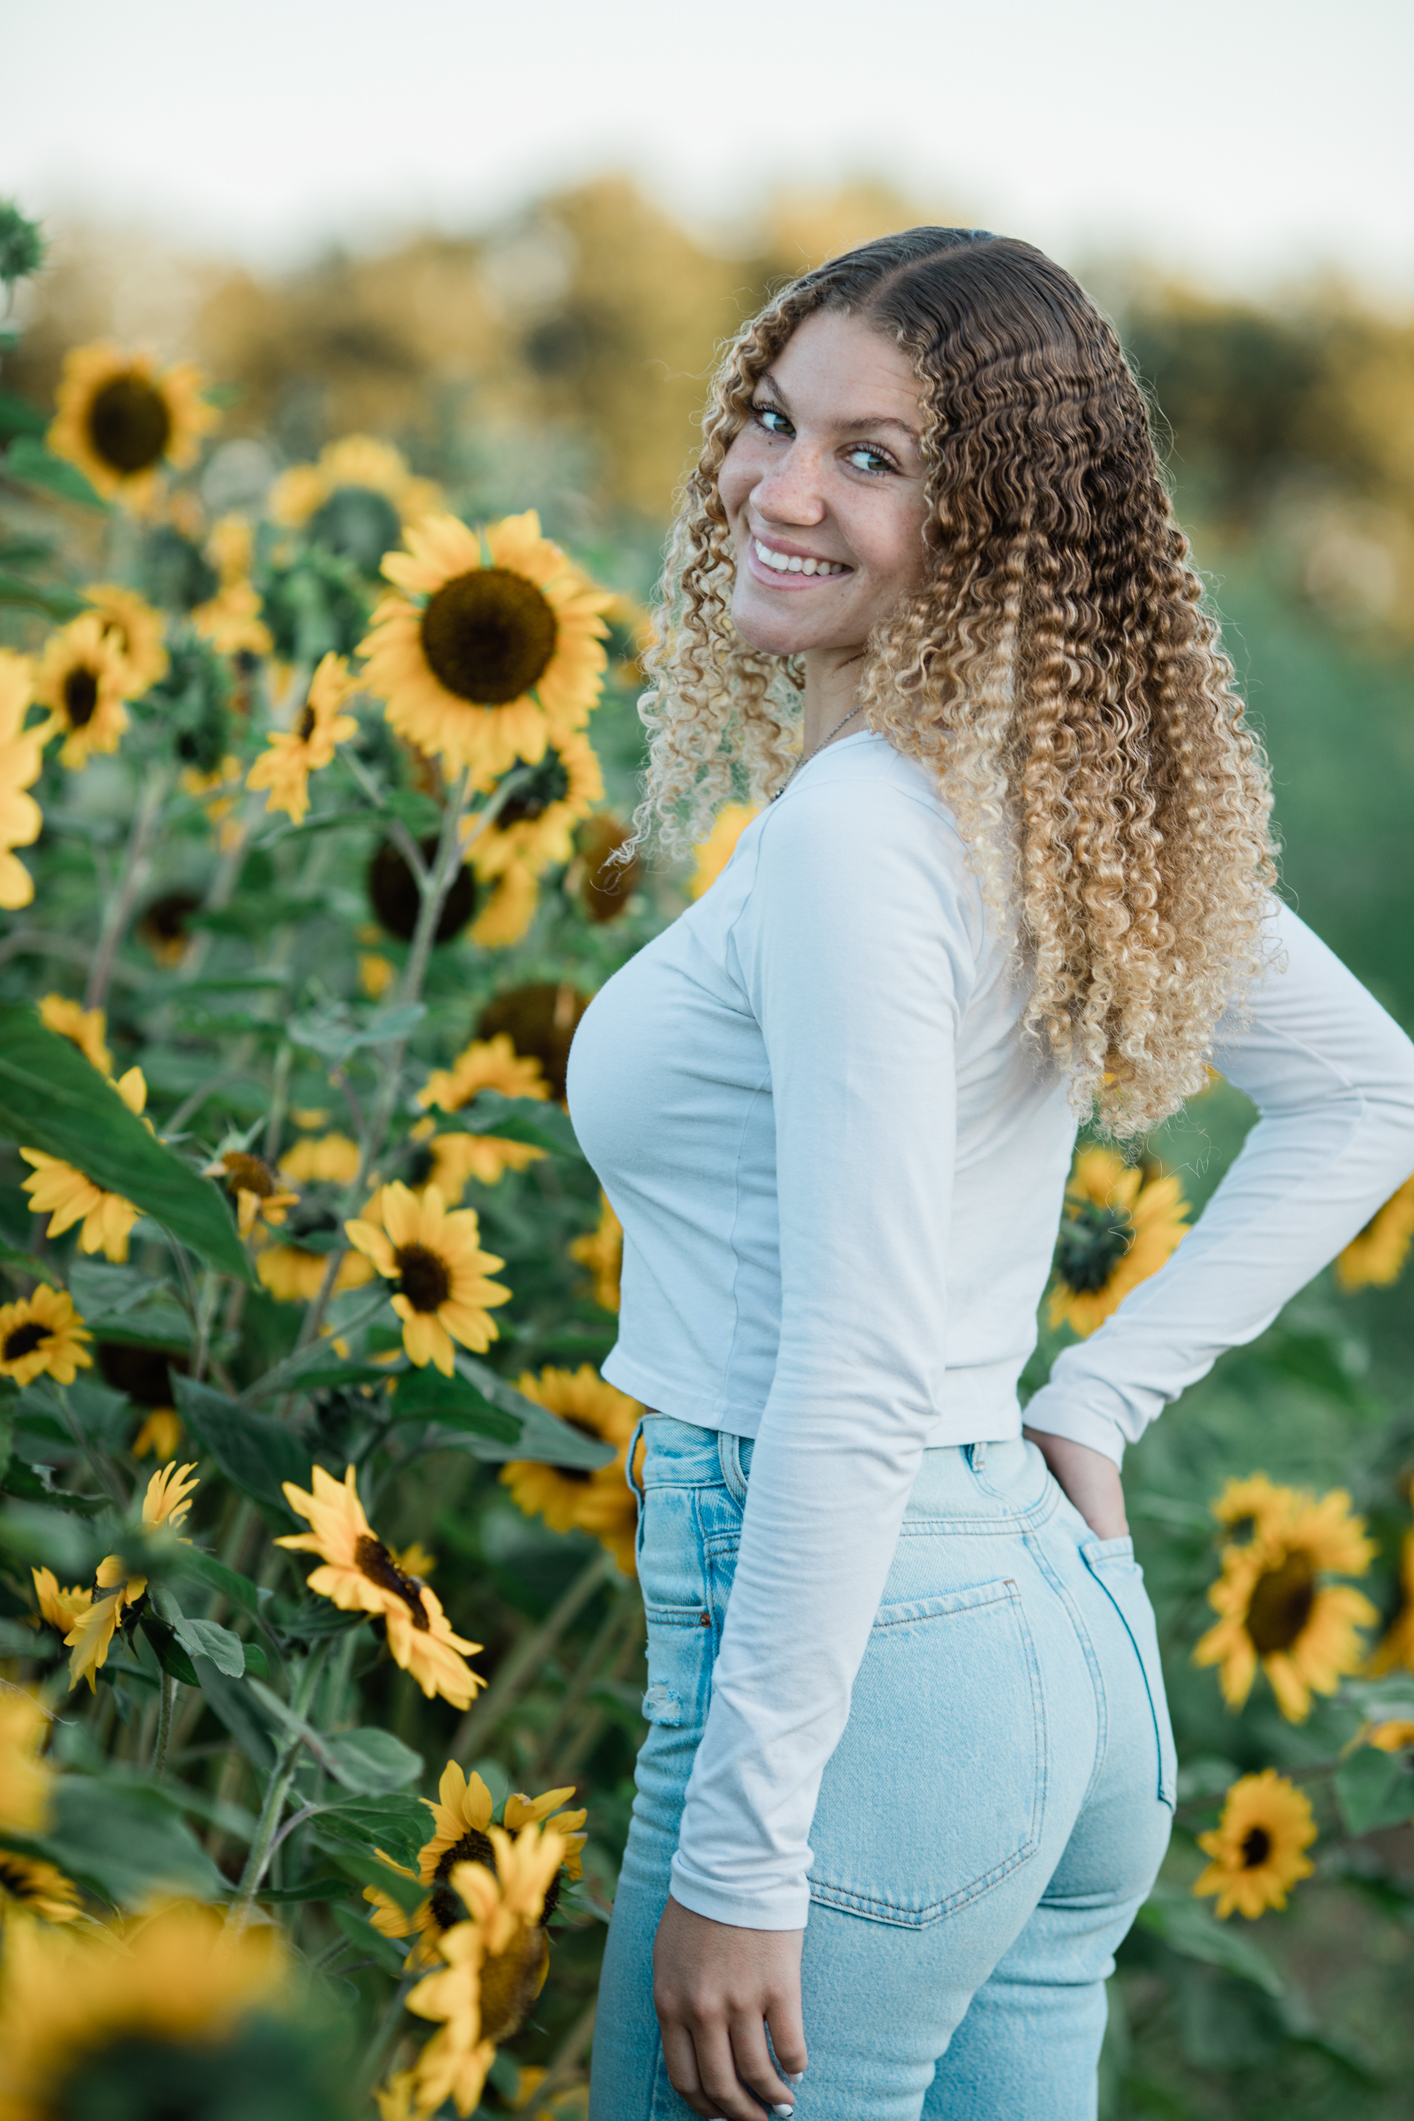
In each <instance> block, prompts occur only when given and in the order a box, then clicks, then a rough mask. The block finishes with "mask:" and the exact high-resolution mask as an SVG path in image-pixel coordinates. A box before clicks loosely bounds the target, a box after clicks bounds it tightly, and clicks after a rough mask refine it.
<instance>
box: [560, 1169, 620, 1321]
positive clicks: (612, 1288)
mask: <svg viewBox="0 0 1414 2121" xmlns="http://www.w3.org/2000/svg"><path fill="white" fill-rule="evenodd" d="M569 1255H570V1258H571V1259H573V1260H577V1261H578V1263H579V1265H580V1266H581V1267H588V1269H589V1272H590V1274H591V1276H592V1277H593V1291H594V1301H595V1303H596V1304H598V1305H599V1307H600V1309H601V1310H603V1311H613V1312H615V1313H617V1311H618V1308H619V1302H620V1295H619V1281H620V1277H621V1276H622V1274H623V1264H624V1228H623V1224H622V1223H621V1222H620V1221H619V1218H618V1217H617V1215H615V1213H614V1211H613V1209H612V1208H611V1207H610V1206H609V1196H608V1194H607V1193H605V1192H604V1191H603V1189H602V1187H601V1188H600V1192H599V1220H598V1222H597V1223H596V1224H595V1225H594V1228H593V1229H592V1230H591V1231H589V1232H588V1234H587V1235H586V1236H584V1237H576V1238H575V1240H574V1241H573V1243H572V1244H571V1245H570V1248H569Z"/></svg>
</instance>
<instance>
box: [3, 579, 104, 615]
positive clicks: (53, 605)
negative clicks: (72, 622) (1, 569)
mask: <svg viewBox="0 0 1414 2121" xmlns="http://www.w3.org/2000/svg"><path fill="white" fill-rule="evenodd" d="M0 604H28V605H31V606H32V607H33V608H34V610H36V611H43V612H45V613H47V615H48V616H49V617H50V618H51V619H57V620H58V621H59V623H60V625H62V624H63V623H64V621H65V620H66V619H76V618H77V617H78V616H79V613H80V612H82V611H87V610H88V609H89V605H88V601H87V599H86V598H84V597H80V596H75V595H74V592H73V591H72V589H52V588H48V587H45V586H43V585H41V584H40V583H38V582H31V581H30V580H29V579H28V578H27V577H26V576H25V575H22V574H9V573H0Z"/></svg>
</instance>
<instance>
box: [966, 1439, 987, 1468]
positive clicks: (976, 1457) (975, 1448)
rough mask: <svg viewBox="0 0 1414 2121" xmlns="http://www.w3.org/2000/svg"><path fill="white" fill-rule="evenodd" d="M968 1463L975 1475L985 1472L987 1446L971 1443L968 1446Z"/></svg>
mask: <svg viewBox="0 0 1414 2121" xmlns="http://www.w3.org/2000/svg"><path fill="white" fill-rule="evenodd" d="M967 1463H968V1464H969V1465H970V1466H971V1468H972V1470H973V1472H974V1473H982V1472H985V1470H986V1466H987V1446H986V1445H985V1444H984V1443H970V1444H969V1445H968V1446H967Z"/></svg>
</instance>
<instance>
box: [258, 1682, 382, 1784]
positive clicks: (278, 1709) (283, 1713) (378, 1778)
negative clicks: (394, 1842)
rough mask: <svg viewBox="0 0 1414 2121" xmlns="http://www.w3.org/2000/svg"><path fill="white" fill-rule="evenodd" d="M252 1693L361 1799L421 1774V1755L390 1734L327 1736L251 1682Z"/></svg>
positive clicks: (337, 1733)
mask: <svg viewBox="0 0 1414 2121" xmlns="http://www.w3.org/2000/svg"><path fill="white" fill-rule="evenodd" d="M250 1690H251V1692H252V1694H254V1695H255V1697H256V1699H257V1700H258V1701H259V1702H260V1703H261V1705H262V1707H264V1708H266V1709H267V1710H268V1711H269V1712H270V1714H271V1715H272V1716H273V1717H274V1718H275V1719H276V1721H277V1722H279V1723H282V1724H283V1725H284V1727H285V1729H286V1730H287V1731H290V1732H292V1733H293V1734H294V1736H295V1737H297V1738H300V1739H302V1740H303V1742H304V1743H305V1745H307V1746H308V1747H309V1750H310V1752H311V1753H312V1754H313V1755H314V1757H315V1759H316V1760H317V1761H318V1762H319V1765H320V1766H321V1767H322V1768H323V1769H324V1772H325V1773H326V1774H327V1775H332V1776H333V1777H334V1780H335V1781H336V1782H338V1783H341V1784H342V1785H343V1787H344V1788H345V1789H346V1790H353V1791H354V1792H355V1794H356V1795H358V1796H361V1797H382V1796H386V1795H388V1794H389V1793H390V1792H391V1791H393V1790H400V1789H402V1788H404V1786H405V1785H406V1784H407V1783H409V1782H412V1781H414V1780H415V1778H416V1777H417V1776H418V1775H420V1774H421V1773H422V1755H421V1753H415V1752H413V1750H412V1748H411V1746H406V1745H404V1744H403V1742H402V1740H401V1739H400V1738H395V1737H394V1736H393V1734H392V1732H391V1731H379V1730H373V1729H369V1730H359V1731H335V1732H333V1733H331V1734H326V1733H325V1732H323V1731H317V1730H315V1729H314V1727H313V1725H312V1724H309V1723H306V1722H305V1720H304V1718H303V1717H302V1716H298V1715H296V1714H295V1711H294V1710H293V1709H292V1708H289V1707H288V1706H287V1705H286V1703H284V1702H283V1701H281V1699H280V1697H279V1695H278V1694H275V1693H272V1692H271V1690H270V1688H269V1687H267V1686H262V1685H261V1684H260V1682H259V1680H253V1681H252V1682H251V1689H250Z"/></svg>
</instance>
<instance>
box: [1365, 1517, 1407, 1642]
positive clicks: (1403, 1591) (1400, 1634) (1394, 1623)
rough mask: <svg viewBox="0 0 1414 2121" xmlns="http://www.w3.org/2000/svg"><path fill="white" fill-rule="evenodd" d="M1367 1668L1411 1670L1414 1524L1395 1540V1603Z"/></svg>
mask: <svg viewBox="0 0 1414 2121" xmlns="http://www.w3.org/2000/svg"><path fill="white" fill-rule="evenodd" d="M1370 1670H1371V1672H1373V1673H1375V1674H1379V1673H1381V1672H1394V1671H1399V1670H1403V1671H1406V1672H1414V1527H1411V1528H1410V1530H1408V1531H1407V1532H1406V1533H1405V1534H1404V1537H1403V1538H1402V1539H1401V1540H1400V1542H1399V1604H1398V1606H1397V1607H1396V1609H1395V1615H1394V1618H1393V1620H1391V1622H1390V1624H1389V1626H1388V1627H1387V1628H1386V1629H1385V1632H1384V1634H1383V1636H1382V1637H1381V1639H1380V1642H1379V1645H1378V1647H1377V1648H1376V1650H1375V1652H1374V1654H1373V1656H1372V1657H1371V1659H1370Z"/></svg>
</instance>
